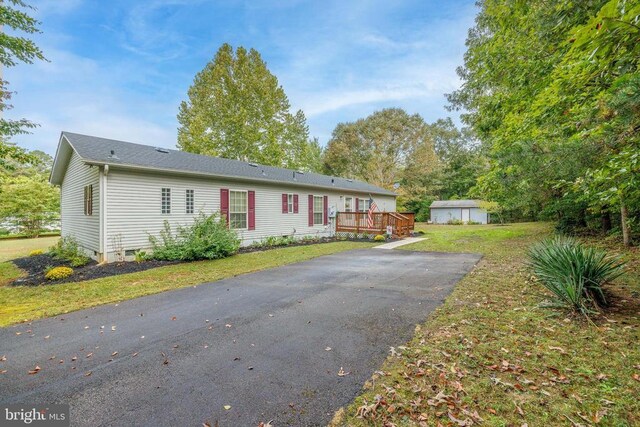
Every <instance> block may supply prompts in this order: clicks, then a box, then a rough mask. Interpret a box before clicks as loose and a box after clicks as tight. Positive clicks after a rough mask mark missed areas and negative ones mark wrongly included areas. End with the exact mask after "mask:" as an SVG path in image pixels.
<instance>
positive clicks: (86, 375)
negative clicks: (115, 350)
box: [84, 371, 92, 377]
mask: <svg viewBox="0 0 640 427" xmlns="http://www.w3.org/2000/svg"><path fill="white" fill-rule="evenodd" d="M91 374H92V372H91V371H88V372H85V373H84V376H85V377H90V376H91Z"/></svg>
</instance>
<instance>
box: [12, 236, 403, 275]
mask: <svg viewBox="0 0 640 427" xmlns="http://www.w3.org/2000/svg"><path fill="white" fill-rule="evenodd" d="M345 240H349V241H355V242H362V241H366V240H363V239H336V238H335V237H322V238H319V239H317V240H315V239H314V240H307V241H305V240H302V241H297V242H295V243H292V244H289V245H283V246H245V247H242V248H240V249H239V250H238V253H240V254H242V253H250V252H262V251H267V250H270V249H278V248H288V247H292V246H307V245H316V244H319V243H331V242H336V241H345ZM395 240H398V239H387V242H392V241H395ZM381 243H382V242H381ZM12 262H13V263H14V264H15V265H16V267H18V268H20V269H21V270H24V271H25V272H26V273H27V276H26V277H21V278H19V279H16V280H15V281H13V283H11V285H13V286H38V285H55V284H58V283H70V282H82V281H84V280H91V279H100V278H102V277H109V276H117V275H119V274H127V273H135V272H138V271H144V270H149V269H152V268H156V267H162V266H165V265H171V264H178V263H179V262H180V261H143V262H135V261H125V262H111V263H108V264H98V263H97V262H96V261H94V260H91V261H90V262H89V263H88V264H87V265H84V266H82V267H76V268H74V269H73V274H72V275H71V276H69V277H67V278H65V279H60V280H47V279H45V277H44V273H45V271H46V270H47V269H48V268H50V267H59V266H62V265H66V266H68V264H69V263H68V262H66V261H64V260H58V259H56V258H54V257H52V256H51V255H49V254H42V255H35V256H29V257H24V258H16V259H14V260H13V261H12Z"/></svg>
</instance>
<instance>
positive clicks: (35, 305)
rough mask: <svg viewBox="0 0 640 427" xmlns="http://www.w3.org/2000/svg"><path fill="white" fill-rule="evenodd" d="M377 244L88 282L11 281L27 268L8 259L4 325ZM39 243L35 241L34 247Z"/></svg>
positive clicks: (290, 251)
mask: <svg viewBox="0 0 640 427" xmlns="http://www.w3.org/2000/svg"><path fill="white" fill-rule="evenodd" d="M0 244H2V243H0ZM45 246H47V245H45ZM371 246H373V244H371V243H359V242H334V243H324V244H317V245H309V246H297V247H290V248H281V249H272V250H268V251H264V252H252V253H246V254H240V255H235V256H232V257H230V258H225V259H221V260H215V261H200V262H193V263H183V264H176V265H171V266H166V267H159V268H154V269H151V270H146V271H142V272H138V273H131V274H123V275H120V276H112V277H106V278H103V279H96V280H90V281H86V282H77V283H65V284H59V285H44V286H35V287H27V286H15V287H14V286H8V285H6V284H7V283H8V282H9V281H11V280H13V279H15V278H17V277H19V276H20V274H21V271H20V270H18V269H17V268H15V267H14V266H13V264H12V263H10V262H3V263H0V326H6V325H10V324H12V323H17V322H21V321H27V320H32V319H37V318H41V317H48V316H54V315H57V314H61V313H67V312H69V311H74V310H80V309H83V308H88V307H93V306H96V305H100V304H106V303H112V302H117V301H122V300H126V299H130V298H135V297H139V296H142V295H149V294H155V293H158V292H162V291H166V290H170V289H176V288H180V287H184V286H190V285H196V284H199V283H203V282H209V281H214V280H219V279H224V278H227V277H233V276H237V275H239V274H244V273H251V272H255V271H259V270H264V269H267V268H272V267H278V266H281V265H285V264H291V263H294V262H299V261H304V260H308V259H311V258H315V257H319V256H322V255H328V254H332V253H336V252H342V251H347V250H350V249H357V248H364V247H371ZM33 247H35V246H32V247H31V248H33ZM24 250H25V248H24V246H21V247H19V248H17V249H16V254H20V253H23V251H24ZM8 256H10V255H8Z"/></svg>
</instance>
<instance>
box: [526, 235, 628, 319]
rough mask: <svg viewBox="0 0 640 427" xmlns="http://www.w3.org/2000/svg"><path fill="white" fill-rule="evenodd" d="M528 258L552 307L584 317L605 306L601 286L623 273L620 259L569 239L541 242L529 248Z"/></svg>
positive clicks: (562, 238) (556, 238)
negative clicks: (562, 308)
mask: <svg viewBox="0 0 640 427" xmlns="http://www.w3.org/2000/svg"><path fill="white" fill-rule="evenodd" d="M528 256H529V266H530V268H531V270H532V272H533V274H534V275H535V276H536V278H537V279H538V281H539V282H540V283H541V284H542V285H543V286H544V287H546V288H547V289H548V290H550V291H551V292H552V293H553V295H554V299H555V301H554V303H555V305H560V306H564V307H568V308H570V309H571V310H574V311H576V312H579V313H581V314H584V315H589V314H593V313H594V312H596V311H597V310H598V309H600V308H601V307H603V306H605V305H606V303H607V301H606V298H605V295H604V292H603V290H602V287H603V285H605V284H606V283H607V282H611V281H612V280H614V279H616V278H617V277H620V276H621V275H622V274H624V262H622V261H620V259H618V258H616V257H611V256H608V255H607V253H606V251H604V250H601V249H596V248H593V247H587V246H584V245H583V244H581V243H580V242H578V241H577V240H576V239H574V238H571V237H565V236H558V237H554V238H551V239H546V240H543V241H542V242H540V243H538V244H536V245H534V246H532V247H531V248H530V249H529V254H528Z"/></svg>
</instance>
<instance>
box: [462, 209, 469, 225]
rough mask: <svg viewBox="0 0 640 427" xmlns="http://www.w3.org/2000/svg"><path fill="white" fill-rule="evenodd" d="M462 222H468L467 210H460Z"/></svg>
mask: <svg viewBox="0 0 640 427" xmlns="http://www.w3.org/2000/svg"><path fill="white" fill-rule="evenodd" d="M462 222H464V223H467V222H469V209H462Z"/></svg>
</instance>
